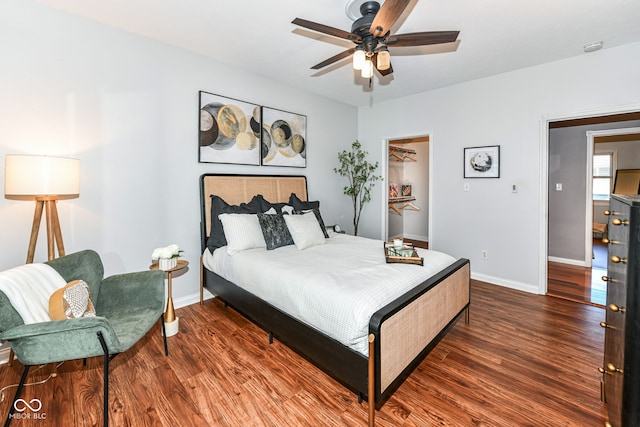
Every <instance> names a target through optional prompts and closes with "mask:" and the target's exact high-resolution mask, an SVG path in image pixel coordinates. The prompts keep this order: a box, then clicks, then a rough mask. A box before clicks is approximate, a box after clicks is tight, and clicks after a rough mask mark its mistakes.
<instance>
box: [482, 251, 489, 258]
mask: <svg viewBox="0 0 640 427" xmlns="http://www.w3.org/2000/svg"><path fill="white" fill-rule="evenodd" d="M482 259H489V254H488V253H487V250H486V249H483V250H482Z"/></svg>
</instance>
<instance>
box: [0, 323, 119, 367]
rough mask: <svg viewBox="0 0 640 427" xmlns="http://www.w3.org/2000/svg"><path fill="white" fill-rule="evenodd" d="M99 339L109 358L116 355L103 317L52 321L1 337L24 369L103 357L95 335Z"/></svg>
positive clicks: (16, 329) (113, 336) (111, 332)
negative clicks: (23, 365) (99, 333)
mask: <svg viewBox="0 0 640 427" xmlns="http://www.w3.org/2000/svg"><path fill="white" fill-rule="evenodd" d="M98 332H102V335H103V337H104V339H105V342H106V344H107V349H108V351H109V354H114V353H118V352H119V348H120V342H119V340H118V338H117V336H116V334H115V332H114V330H113V328H112V327H111V325H110V324H109V321H108V320H107V319H105V318H104V317H82V318H79V319H66V320H53V321H50V322H41V323H31V324H28V325H20V326H16V327H14V328H11V329H8V330H6V331H4V332H3V333H2V334H0V340H7V341H9V342H10V343H11V348H12V349H13V351H14V353H15V354H16V356H17V357H18V360H20V362H22V363H23V364H26V365H39V364H44V363H52V362H60V361H63V360H75V359H82V358H86V357H94V356H101V355H104V351H103V349H102V346H101V344H100V341H99V339H98V336H97V333H98Z"/></svg>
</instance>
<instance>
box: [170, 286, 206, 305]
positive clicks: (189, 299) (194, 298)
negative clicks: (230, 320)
mask: <svg viewBox="0 0 640 427" xmlns="http://www.w3.org/2000/svg"><path fill="white" fill-rule="evenodd" d="M202 296H203V299H204V300H205V301H206V300H208V299H211V298H215V295H213V294H212V293H211V292H209V291H208V290H206V289H205V290H204V293H203V294H202ZM196 303H200V292H196V293H195V294H191V295H185V296H183V297H180V298H176V299H174V300H173V306H174V307H175V308H182V307H186V306H188V305H191V304H196Z"/></svg>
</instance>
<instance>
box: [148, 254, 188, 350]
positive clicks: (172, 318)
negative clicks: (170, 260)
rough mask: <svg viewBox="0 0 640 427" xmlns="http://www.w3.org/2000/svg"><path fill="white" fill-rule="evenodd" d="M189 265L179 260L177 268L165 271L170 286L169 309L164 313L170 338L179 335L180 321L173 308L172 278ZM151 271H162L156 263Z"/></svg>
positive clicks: (151, 267)
mask: <svg viewBox="0 0 640 427" xmlns="http://www.w3.org/2000/svg"><path fill="white" fill-rule="evenodd" d="M188 265H189V261H186V260H183V259H179V260H178V263H177V265H176V266H175V267H173V268H170V269H168V270H163V271H164V272H165V273H166V274H167V284H168V292H167V293H168V298H167V309H166V310H165V312H164V328H165V331H166V334H167V336H168V337H172V336H174V335H175V334H177V333H178V320H180V319H178V318H177V317H176V312H175V309H174V308H173V288H172V283H171V276H172V275H173V272H174V271H179V270H182V269H183V268H186V267H187V266H188ZM149 269H151V270H160V265H159V263H157V262H154V263H153V264H151V265H150V266H149Z"/></svg>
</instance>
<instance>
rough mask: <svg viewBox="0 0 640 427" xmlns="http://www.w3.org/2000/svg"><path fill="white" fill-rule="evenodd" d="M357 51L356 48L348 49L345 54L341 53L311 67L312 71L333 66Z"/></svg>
mask: <svg viewBox="0 0 640 427" xmlns="http://www.w3.org/2000/svg"><path fill="white" fill-rule="evenodd" d="M355 51H356V48H355V47H352V48H351V49H347V50H345V51H344V52H341V53H339V54H337V55H334V56H332V57H331V58H329V59H325V60H324V61H322V62H321V63H319V64H316V65H314V66H313V67H311V69H312V70H319V69H320V68H324V67H326V66H327V65H331V64H333V63H334V62H337V61H340V60H341V59H343V58H346V57H347V56H349V55H351V54H353V52H355Z"/></svg>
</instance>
